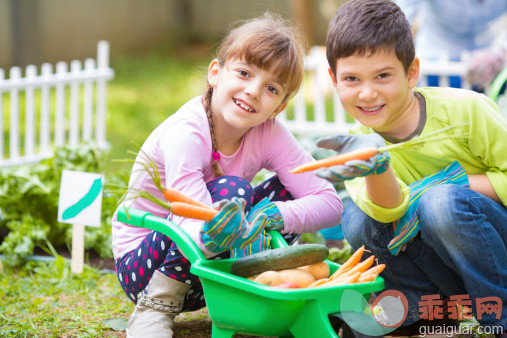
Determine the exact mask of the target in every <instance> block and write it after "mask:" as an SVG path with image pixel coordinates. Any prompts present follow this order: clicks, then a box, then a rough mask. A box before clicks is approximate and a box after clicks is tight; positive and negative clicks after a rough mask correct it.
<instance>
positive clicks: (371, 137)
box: [315, 134, 389, 183]
mask: <svg viewBox="0 0 507 338" xmlns="http://www.w3.org/2000/svg"><path fill="white" fill-rule="evenodd" d="M385 145H386V144H385V141H384V139H383V138H382V137H381V136H380V135H378V134H366V135H364V134H357V135H353V134H338V135H336V136H330V137H326V138H322V139H320V140H318V141H317V146H318V147H320V148H325V149H331V150H334V151H336V152H337V153H338V154H341V153H348V152H350V151H354V150H357V149H364V148H371V147H373V148H380V147H385ZM388 166H389V153H388V152H387V151H386V152H382V153H380V154H377V155H375V156H373V157H371V158H369V159H368V160H364V161H363V160H350V161H348V162H346V163H345V164H343V165H335V166H332V167H329V168H320V169H318V170H316V171H315V174H316V175H317V176H319V177H321V178H324V179H326V180H328V181H329V182H331V183H339V182H343V181H345V180H351V179H354V178H356V177H363V176H367V175H371V174H373V175H378V174H382V173H383V172H384V171H386V170H387V168H388Z"/></svg>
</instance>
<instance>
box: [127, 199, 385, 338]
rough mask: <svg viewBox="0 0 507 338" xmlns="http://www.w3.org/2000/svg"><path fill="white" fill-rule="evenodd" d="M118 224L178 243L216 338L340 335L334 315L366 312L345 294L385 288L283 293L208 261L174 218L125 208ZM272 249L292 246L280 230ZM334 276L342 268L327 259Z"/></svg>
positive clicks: (225, 263)
mask: <svg viewBox="0 0 507 338" xmlns="http://www.w3.org/2000/svg"><path fill="white" fill-rule="evenodd" d="M118 220H119V221H120V222H124V223H127V224H131V225H135V226H139V227H144V228H148V229H151V230H155V231H158V232H161V233H163V234H164V235H166V236H168V237H169V238H171V240H173V241H174V242H175V243H176V245H177V246H178V248H179V249H180V251H181V252H182V253H183V254H184V255H185V256H186V257H187V258H188V259H189V261H190V263H191V268H190V272H192V273H193V274H195V275H196V276H198V277H199V279H200V280H201V283H202V287H203V290H204V294H205V298H206V306H207V307H208V312H209V316H210V318H211V321H212V337H213V338H217V337H233V336H234V334H235V333H241V334H249V335H260V336H288V337H290V336H294V337H319V338H324V337H338V336H337V334H336V333H335V331H334V329H333V327H332V326H331V323H330V321H329V317H328V316H329V315H330V314H337V313H338V314H339V313H340V312H348V313H362V312H363V310H364V307H363V306H362V305H361V304H360V302H340V297H341V295H342V293H343V292H344V290H350V289H353V290H354V291H355V292H357V293H359V294H361V295H363V296H364V297H365V298H366V299H368V297H369V296H370V294H371V293H372V292H376V291H380V290H382V289H383V288H384V280H383V279H382V278H381V277H377V278H376V279H375V280H374V281H372V282H367V283H359V284H351V285H347V286H334V287H322V288H311V289H279V288H273V287H271V286H267V285H262V284H258V283H254V282H252V281H250V280H248V279H246V278H243V277H239V276H235V275H233V274H231V273H230V271H231V265H232V263H233V262H234V261H235V259H233V258H230V259H221V260H207V259H206V258H205V257H204V254H203V253H202V252H201V250H200V249H199V248H198V247H197V245H196V244H195V243H194V242H193V241H192V239H190V237H189V236H188V234H187V233H185V232H184V231H183V230H182V229H181V228H180V227H178V226H177V225H176V224H174V223H172V222H171V221H169V220H166V219H163V218H160V217H155V216H153V215H152V214H150V213H148V212H144V211H140V210H136V209H132V208H130V209H128V210H125V209H121V210H119V212H118ZM270 234H271V236H272V238H273V240H272V243H273V244H272V246H273V248H278V247H283V246H287V243H286V242H285V240H284V239H283V237H282V236H281V235H280V234H279V233H278V232H276V231H274V232H270ZM326 263H327V264H328V265H329V267H330V270H331V273H332V272H334V271H335V270H336V269H337V268H338V267H339V265H338V264H336V263H334V262H331V261H326Z"/></svg>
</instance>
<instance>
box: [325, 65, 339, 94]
mask: <svg viewBox="0 0 507 338" xmlns="http://www.w3.org/2000/svg"><path fill="white" fill-rule="evenodd" d="M327 71H328V73H329V76H331V81H333V86H334V87H335V89H336V86H337V85H338V83H337V81H336V76H335V75H334V74H333V71H332V70H331V68H328V69H327Z"/></svg>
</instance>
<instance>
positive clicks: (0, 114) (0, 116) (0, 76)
mask: <svg viewBox="0 0 507 338" xmlns="http://www.w3.org/2000/svg"><path fill="white" fill-rule="evenodd" d="M4 80H5V73H4V70H3V69H1V68H0V84H1V83H2V82H4ZM3 96H4V92H3V91H1V90H0V159H2V158H4V132H5V130H4V102H3Z"/></svg>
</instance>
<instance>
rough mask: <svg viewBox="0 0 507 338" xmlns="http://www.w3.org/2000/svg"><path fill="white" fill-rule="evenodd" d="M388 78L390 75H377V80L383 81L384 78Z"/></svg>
mask: <svg viewBox="0 0 507 338" xmlns="http://www.w3.org/2000/svg"><path fill="white" fill-rule="evenodd" d="M389 76H390V74H389V73H382V74H379V75H378V78H379V79H385V78H387V77H389Z"/></svg>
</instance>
